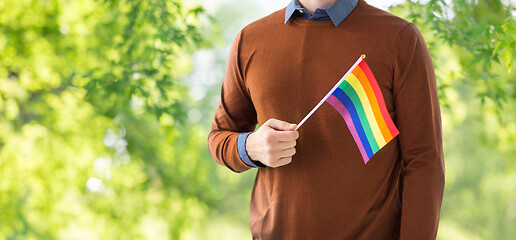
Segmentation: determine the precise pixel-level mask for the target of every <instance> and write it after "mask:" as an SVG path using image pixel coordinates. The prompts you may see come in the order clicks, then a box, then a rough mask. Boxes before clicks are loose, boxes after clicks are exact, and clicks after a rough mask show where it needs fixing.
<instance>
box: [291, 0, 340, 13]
mask: <svg viewBox="0 0 516 240" xmlns="http://www.w3.org/2000/svg"><path fill="white" fill-rule="evenodd" d="M298 1H299V4H301V6H303V7H304V8H306V10H308V11H309V12H310V14H312V15H313V14H314V11H315V9H317V8H329V7H331V5H333V4H334V3H336V2H337V0H298Z"/></svg>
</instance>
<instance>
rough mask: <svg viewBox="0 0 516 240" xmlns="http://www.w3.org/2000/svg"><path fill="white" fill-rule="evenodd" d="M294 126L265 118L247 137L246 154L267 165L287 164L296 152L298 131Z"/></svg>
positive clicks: (278, 165)
mask: <svg viewBox="0 0 516 240" xmlns="http://www.w3.org/2000/svg"><path fill="white" fill-rule="evenodd" d="M296 126H297V125H296V124H290V123H288V122H284V121H280V120H277V119H274V118H271V119H269V120H267V122H265V123H264V124H263V125H262V126H261V127H260V128H259V129H258V130H257V131H256V132H253V133H251V134H249V136H248V137H247V142H246V144H245V147H246V150H247V155H248V156H249V158H251V160H253V161H260V162H261V163H263V164H265V165H267V166H269V167H280V166H284V165H287V164H289V163H290V162H291V161H292V156H293V155H294V154H295V153H296V149H295V148H294V146H296V139H297V138H298V137H299V132H298V131H294V129H295V128H296Z"/></svg>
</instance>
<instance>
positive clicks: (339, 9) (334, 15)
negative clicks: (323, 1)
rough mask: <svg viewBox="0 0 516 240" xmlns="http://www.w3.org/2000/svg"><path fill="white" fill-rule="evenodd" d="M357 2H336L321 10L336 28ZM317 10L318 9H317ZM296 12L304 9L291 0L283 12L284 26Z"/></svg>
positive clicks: (355, 0)
mask: <svg viewBox="0 0 516 240" xmlns="http://www.w3.org/2000/svg"><path fill="white" fill-rule="evenodd" d="M357 3H358V0H338V1H337V2H336V3H334V4H333V5H331V6H330V7H329V8H322V9H323V10H325V11H326V13H328V16H329V17H330V19H331V20H332V21H333V24H334V25H335V26H338V25H339V24H340V23H341V22H342V21H344V19H345V18H346V17H347V16H348V15H349V14H350V13H351V11H353V9H355V6H356V5H357ZM318 9H319V8H318ZM296 10H303V11H306V9H305V8H303V7H302V6H301V4H299V1H298V0H292V1H291V2H290V3H289V4H288V6H287V9H286V10H285V24H286V23H287V22H288V20H289V19H290V18H291V17H292V15H294V12H295V11H296Z"/></svg>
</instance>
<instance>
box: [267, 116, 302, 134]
mask: <svg viewBox="0 0 516 240" xmlns="http://www.w3.org/2000/svg"><path fill="white" fill-rule="evenodd" d="M264 125H267V126H269V127H271V128H273V129H275V130H278V131H292V130H294V129H296V127H297V125H296V124H290V123H288V122H285V121H281V120H278V119H274V118H271V119H269V120H267V122H265V124H264Z"/></svg>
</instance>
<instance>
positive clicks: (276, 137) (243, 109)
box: [208, 32, 299, 172]
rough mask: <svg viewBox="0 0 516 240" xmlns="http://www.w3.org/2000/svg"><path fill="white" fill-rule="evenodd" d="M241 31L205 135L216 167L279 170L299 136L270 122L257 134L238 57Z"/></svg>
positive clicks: (284, 125) (281, 124) (280, 123)
mask: <svg viewBox="0 0 516 240" xmlns="http://www.w3.org/2000/svg"><path fill="white" fill-rule="evenodd" d="M241 41H242V32H240V33H239V34H238V36H237V37H236V39H235V41H234V42H233V44H232V46H231V50H230V52H229V57H228V62H227V67H226V74H225V76H224V81H223V82H222V91H221V100H220V103H219V104H218V107H217V111H216V113H215V118H214V120H213V123H212V125H211V131H210V133H209V135H208V146H209V149H210V153H211V155H212V157H213V159H215V161H216V162H218V163H219V164H221V165H223V166H226V167H227V168H229V169H231V170H232V171H234V172H243V171H246V170H248V169H250V168H251V167H259V168H265V167H267V166H270V167H279V166H283V165H286V164H289V163H290V162H291V161H292V155H294V154H295V149H294V146H295V145H296V139H297V138H298V137H299V133H298V132H297V131H293V130H294V129H295V127H296V125H295V124H289V123H287V122H284V121H280V120H276V119H269V120H268V121H267V122H265V123H264V124H263V126H261V127H260V128H259V129H258V130H257V131H256V132H253V133H251V134H249V133H250V132H252V131H253V129H254V128H255V127H256V124H257V119H256V111H255V108H254V105H253V103H252V100H251V97H250V96H249V93H248V90H247V89H246V87H245V84H244V76H243V72H245V71H244V70H242V66H246V65H247V64H246V60H245V59H246V58H245V57H242V56H241V55H240V51H241V49H240V48H241Z"/></svg>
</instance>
